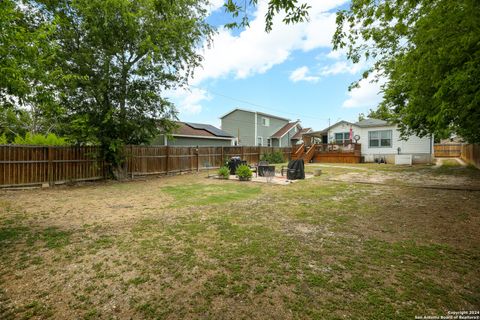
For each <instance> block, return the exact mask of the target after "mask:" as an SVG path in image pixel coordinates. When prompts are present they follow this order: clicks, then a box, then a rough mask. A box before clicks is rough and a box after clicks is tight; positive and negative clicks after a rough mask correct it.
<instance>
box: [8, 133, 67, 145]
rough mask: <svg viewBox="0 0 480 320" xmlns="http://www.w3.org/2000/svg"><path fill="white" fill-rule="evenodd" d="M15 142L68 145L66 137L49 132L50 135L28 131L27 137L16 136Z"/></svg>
mask: <svg viewBox="0 0 480 320" xmlns="http://www.w3.org/2000/svg"><path fill="white" fill-rule="evenodd" d="M13 143H14V144H29V145H36V146H64V145H67V141H66V140H65V138H61V137H58V136H57V135H56V134H54V133H49V134H48V135H43V134H33V133H30V132H27V134H25V137H22V136H16V137H15V139H14V140H13Z"/></svg>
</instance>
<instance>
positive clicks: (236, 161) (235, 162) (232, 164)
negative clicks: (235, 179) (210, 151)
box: [227, 157, 247, 175]
mask: <svg viewBox="0 0 480 320" xmlns="http://www.w3.org/2000/svg"><path fill="white" fill-rule="evenodd" d="M242 164H245V165H246V164H247V161H243V160H242V159H241V158H240V157H231V158H230V160H229V161H228V163H227V166H228V169H230V174H231V175H234V174H236V171H237V168H238V166H240V165H242Z"/></svg>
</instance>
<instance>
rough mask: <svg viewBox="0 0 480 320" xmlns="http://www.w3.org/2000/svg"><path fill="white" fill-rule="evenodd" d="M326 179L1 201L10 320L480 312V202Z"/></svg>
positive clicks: (133, 185) (2, 265) (94, 188)
mask: <svg viewBox="0 0 480 320" xmlns="http://www.w3.org/2000/svg"><path fill="white" fill-rule="evenodd" d="M322 169H323V171H324V174H323V175H322V176H321V177H319V178H313V179H309V180H305V181H301V182H298V183H295V184H291V185H288V186H276V185H267V184H266V185H258V184H253V183H240V182H234V181H221V180H211V179H206V178H205V177H204V176H203V175H185V176H179V177H169V178H163V179H148V180H145V181H137V182H130V183H104V184H102V183H99V184H92V185H88V186H83V187H73V188H58V189H52V190H42V191H25V192H2V193H0V204H2V206H1V209H0V257H1V258H0V270H1V273H0V318H2V319H14V318H25V319H29V318H59V317H63V318H84V319H112V318H113V319H114V318H119V319H124V318H142V319H143V318H147V319H190V318H201V319H218V318H220V319H238V318H250V319H265V318H275V319H300V318H301V319H305V318H307V319H308V318H311V319H340V318H345V317H347V318H359V319H361V318H364V319H370V318H379V319H380V318H381V319H384V318H397V319H412V318H413V317H414V316H415V315H427V314H445V313H446V312H447V311H448V310H469V309H474V308H476V307H477V306H478V305H480V295H479V292H480V280H479V279H480V273H479V271H478V261H480V239H479V236H478V226H479V225H480V212H479V210H478V208H479V207H480V200H479V197H478V194H477V193H475V192H461V191H442V190H428V189H418V190H417V189H411V188H404V187H402V186H375V185H359V184H350V183H348V182H331V181H329V180H330V179H334V178H335V177H338V176H340V175H342V174H345V173H347V172H348V168H327V167H325V168H322ZM366 169H368V170H357V171H362V172H364V173H363V175H364V178H367V177H368V175H369V174H372V173H373V174H379V173H378V171H375V170H374V167H372V168H366ZM392 170H393V171H394V173H395V174H398V175H401V174H402V171H401V170H397V168H395V169H392ZM411 170H413V169H411V168H409V169H408V170H407V172H406V173H404V174H405V175H407V176H408V174H409V172H411ZM421 170H430V171H425V172H424V173H421ZM432 170H433V169H431V168H419V169H417V171H413V172H415V173H417V174H425V175H426V176H425V177H426V178H430V176H433V175H437V174H438V173H437V172H435V173H434V172H433V171H432ZM465 170H467V169H465ZM419 171H420V173H419ZM386 172H387V171H386ZM387 173H388V172H387ZM463 174H465V175H466V176H468V177H469V178H472V177H471V176H469V174H468V173H463Z"/></svg>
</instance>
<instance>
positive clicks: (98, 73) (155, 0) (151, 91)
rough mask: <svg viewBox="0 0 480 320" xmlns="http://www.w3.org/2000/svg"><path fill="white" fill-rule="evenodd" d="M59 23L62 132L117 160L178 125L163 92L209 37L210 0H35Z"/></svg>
mask: <svg viewBox="0 0 480 320" xmlns="http://www.w3.org/2000/svg"><path fill="white" fill-rule="evenodd" d="M30 3H34V5H35V7H36V8H39V9H40V11H41V14H42V16H43V17H44V18H45V19H47V18H48V19H50V21H51V23H52V24H53V25H55V31H54V33H53V34H52V41H53V42H54V43H56V44H57V46H58V47H57V51H56V54H55V61H54V62H53V64H54V67H52V69H54V70H61V79H62V81H56V82H55V83H54V85H55V90H56V92H57V93H58V94H57V96H56V97H57V98H58V103H59V105H61V106H62V108H63V109H64V112H63V113H61V114H62V122H63V123H65V125H64V127H63V129H62V131H60V134H62V135H63V136H67V137H68V138H69V139H70V140H71V141H73V142H77V143H87V142H90V143H98V144H100V146H101V147H102V148H101V149H102V150H103V156H104V157H105V158H106V160H107V162H109V163H111V164H112V168H113V170H112V173H113V174H116V173H121V170H120V171H119V170H117V169H118V168H119V167H120V166H121V164H122V162H123V159H124V155H123V153H122V150H123V147H124V145H125V144H140V143H145V142H147V141H149V139H151V138H152V136H154V135H156V134H157V133H158V131H159V129H161V130H162V131H165V132H169V131H171V129H172V128H173V126H174V123H173V121H171V120H174V119H175V118H176V111H175V108H174V106H173V104H172V103H171V102H170V101H168V100H167V99H165V98H164V97H163V94H164V92H165V91H166V90H169V89H172V88H174V87H176V86H180V85H184V84H186V83H187V81H188V79H189V78H190V77H191V76H192V72H193V70H194V68H195V67H197V66H199V65H200V62H201V56H200V55H199V53H198V49H199V47H200V46H201V45H203V43H204V42H205V40H207V41H208V40H209V39H210V35H211V32H212V29H211V28H210V26H209V25H208V24H207V23H206V22H205V17H206V14H207V11H206V10H205V8H206V3H207V0H178V1H170V0H136V1H132V0H75V1H74V0H49V1H47V0H45V1H30Z"/></svg>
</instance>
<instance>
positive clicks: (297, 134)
mask: <svg viewBox="0 0 480 320" xmlns="http://www.w3.org/2000/svg"><path fill="white" fill-rule="evenodd" d="M311 131H312V128H303V129H302V130H298V131H297V133H295V135H294V136H293V137H292V138H291V140H300V139H302V136H303V135H304V134H305V133H308V132H311Z"/></svg>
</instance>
